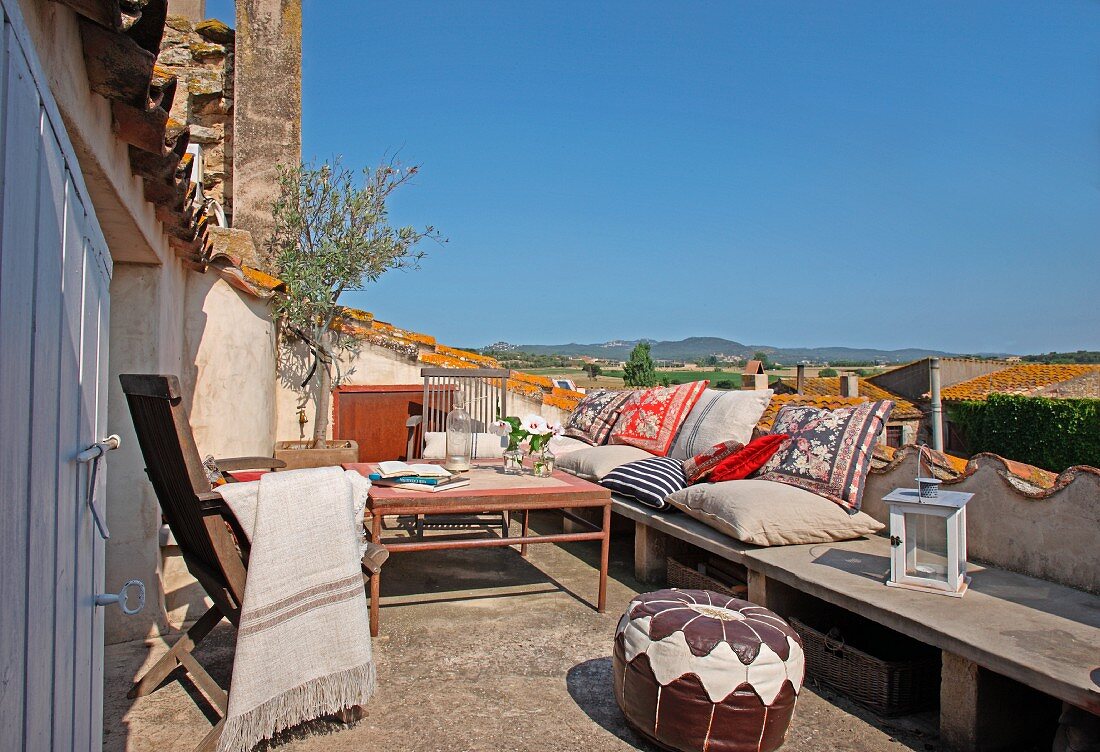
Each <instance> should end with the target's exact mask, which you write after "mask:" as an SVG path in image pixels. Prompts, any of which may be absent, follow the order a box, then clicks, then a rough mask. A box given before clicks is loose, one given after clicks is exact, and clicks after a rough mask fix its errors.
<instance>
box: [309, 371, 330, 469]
mask: <svg viewBox="0 0 1100 752" xmlns="http://www.w3.org/2000/svg"><path fill="white" fill-rule="evenodd" d="M330 368H331V366H330V365H329V364H327V363H325V362H321V363H318V364H317V411H316V414H315V415H314V417H313V447H314V448H315V449H324V448H325V447H327V446H328V442H327V440H326V436H327V434H328V419H329V405H330V404H331V403H332V371H331V370H329V369H330Z"/></svg>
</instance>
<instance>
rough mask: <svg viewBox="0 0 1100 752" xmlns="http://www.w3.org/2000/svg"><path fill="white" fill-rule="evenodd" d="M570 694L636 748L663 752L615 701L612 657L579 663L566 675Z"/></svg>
mask: <svg viewBox="0 0 1100 752" xmlns="http://www.w3.org/2000/svg"><path fill="white" fill-rule="evenodd" d="M565 686H566V688H567V689H568V690H569V696H570V697H572V698H573V702H575V703H577V707H579V708H580V709H581V710H583V711H584V713H585V715H587V716H588V717H589V718H591V719H592V720H593V721H595V722H596V723H597V724H599V725H600V727H602V728H603V729H605V730H606V731H609V732H611V733H612V734H614V735H615V736H617V737H618V738H620V739H622V740H623V741H624V742H627V743H628V744H630V745H632V746H633V747H634V748H635V749H641V750H646V752H659V750H660V747H656V746H654V745H653V744H651V743H649V742H648V741H646V740H645V739H643V738H642V737H640V736H638V735H637V734H635V733H634V732H633V731H632V730H631V728H630V726H628V725H627V723H626V718H625V717H624V716H623V713H622V711H621V710H619V706H618V705H617V704H616V703H615V699H614V698H615V687H614V681H613V680H612V677H611V658H610V656H609V657H606V658H593V659H591V660H587V661H585V662H584V663H578V664H577V665H576V666H573V668H571V669H569V672H568V673H567V674H566V676H565Z"/></svg>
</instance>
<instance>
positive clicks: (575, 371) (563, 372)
mask: <svg viewBox="0 0 1100 752" xmlns="http://www.w3.org/2000/svg"><path fill="white" fill-rule="evenodd" d="M521 370H524V371H526V372H527V373H537V374H541V375H543V376H561V377H563V378H568V379H573V381H575V382H576V383H577V386H580V387H585V388H588V387H597V386H602V387H622V385H623V372H622V370H621V369H618V368H605V369H604V370H603V372H602V373H601V375H600V376H598V377H597V378H595V379H592V378H589V376H588V374H586V373H585V372H584V371H582V370H581V369H579V368H524V369H521ZM657 375H658V377H660V378H665V377H668V379H669V380H670V383H672V384H686V383H688V382H689V381H702V380H704V379H706V380H708V381H710V386H712V387H714V388H716V389H718V388H724V389H740V388H741V371H740V370H739V369H733V368H731V369H728V370H722V371H684V370H667V369H662V368H658V369H657ZM778 378H779V377H778V376H772V375H769V376H768V382H769V383H775V381H776V380H777V379H778ZM724 381H729V382H730V385H729V386H725V385H724V384H723V386H722V387H719V386H718V382H724Z"/></svg>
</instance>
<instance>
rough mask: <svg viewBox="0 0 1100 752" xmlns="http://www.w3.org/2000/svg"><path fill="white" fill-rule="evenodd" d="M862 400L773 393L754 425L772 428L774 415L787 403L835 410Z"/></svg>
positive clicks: (765, 428)
mask: <svg viewBox="0 0 1100 752" xmlns="http://www.w3.org/2000/svg"><path fill="white" fill-rule="evenodd" d="M864 402H866V400H865V399H864V398H862V397H840V396H836V397H833V396H814V395H812V394H773V395H772V399H771V402H769V403H768V407H767V408H766V409H765V410H764V414H763V415H761V416H760V420H759V421H757V423H756V427H757V429H759V430H760V431H763V432H767V431H770V430H772V424H773V423H775V416H776V415H778V414H779V411H780V410H781V409H782V408H784V407H786V406H787V405H808V406H809V407H817V408H821V409H823V410H836V409H837V408H840V407H853V406H854V405H860V404H863V403H864Z"/></svg>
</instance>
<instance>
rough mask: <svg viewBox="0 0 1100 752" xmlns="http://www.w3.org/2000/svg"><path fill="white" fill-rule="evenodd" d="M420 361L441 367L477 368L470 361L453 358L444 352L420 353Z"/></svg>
mask: <svg viewBox="0 0 1100 752" xmlns="http://www.w3.org/2000/svg"><path fill="white" fill-rule="evenodd" d="M420 361H421V362H422V363H427V364H428V365H430V366H439V367H440V368H477V366H475V365H474V364H473V363H468V362H466V361H465V360H460V359H458V358H452V357H451V356H450V355H443V354H442V353H435V352H426V353H420Z"/></svg>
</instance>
